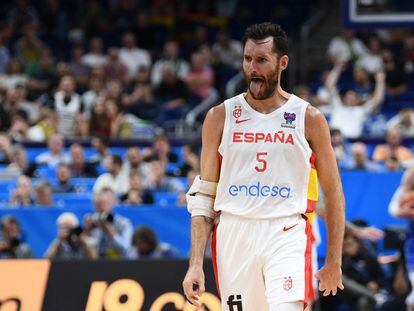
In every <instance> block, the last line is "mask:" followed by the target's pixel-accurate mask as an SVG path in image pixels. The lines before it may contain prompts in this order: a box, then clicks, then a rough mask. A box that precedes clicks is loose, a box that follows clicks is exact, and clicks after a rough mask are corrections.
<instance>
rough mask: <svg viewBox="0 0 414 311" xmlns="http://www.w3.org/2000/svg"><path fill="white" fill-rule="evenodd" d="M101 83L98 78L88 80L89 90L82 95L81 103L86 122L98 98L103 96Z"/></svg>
mask: <svg viewBox="0 0 414 311" xmlns="http://www.w3.org/2000/svg"><path fill="white" fill-rule="evenodd" d="M103 92H104V87H103V81H102V80H101V79H99V78H91V79H90V80H89V89H88V91H86V92H85V93H83V94H82V97H81V101H82V104H83V107H84V115H85V119H86V120H87V121H89V120H90V117H91V111H92V109H93V106H94V105H95V103H96V101H97V100H98V98H99V97H101V96H103Z"/></svg>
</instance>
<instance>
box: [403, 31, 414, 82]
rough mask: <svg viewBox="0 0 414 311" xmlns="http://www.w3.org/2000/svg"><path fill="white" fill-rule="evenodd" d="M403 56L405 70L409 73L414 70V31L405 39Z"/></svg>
mask: <svg viewBox="0 0 414 311" xmlns="http://www.w3.org/2000/svg"><path fill="white" fill-rule="evenodd" d="M401 54H402V58H403V60H404V68H405V71H406V72H407V73H409V74H411V76H412V74H413V72H414V33H412V32H409V33H408V34H407V35H406V36H405V37H404V41H403V49H402V53H401Z"/></svg>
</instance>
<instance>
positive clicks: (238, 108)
mask: <svg viewBox="0 0 414 311" xmlns="http://www.w3.org/2000/svg"><path fill="white" fill-rule="evenodd" d="M241 115H242V108H241V106H234V110H233V116H234V117H235V118H236V119H237V118H240V117H241Z"/></svg>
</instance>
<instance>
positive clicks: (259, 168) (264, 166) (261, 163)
mask: <svg viewBox="0 0 414 311" xmlns="http://www.w3.org/2000/svg"><path fill="white" fill-rule="evenodd" d="M265 156H267V152H258V153H257V154H256V160H257V162H259V163H258V164H257V165H256V166H255V167H254V168H255V170H256V171H258V172H264V171H265V170H266V169H267V161H266V159H265V158H264V157H265Z"/></svg>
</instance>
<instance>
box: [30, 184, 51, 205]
mask: <svg viewBox="0 0 414 311" xmlns="http://www.w3.org/2000/svg"><path fill="white" fill-rule="evenodd" d="M35 193H36V195H35V201H34V204H35V205H39V206H52V205H53V203H54V202H53V199H52V185H51V184H50V183H49V182H48V181H47V180H40V181H39V182H37V183H36V185H35Z"/></svg>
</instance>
